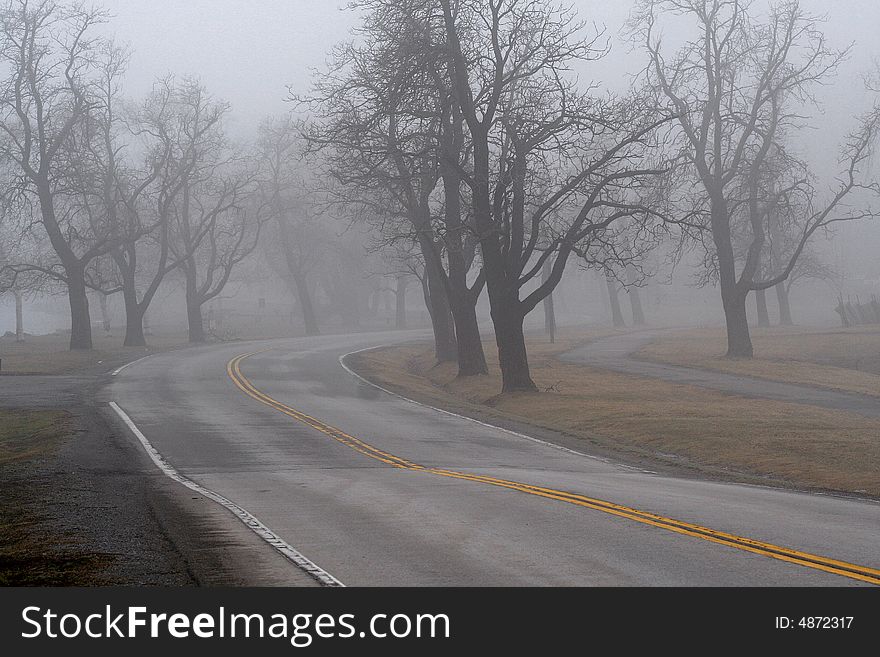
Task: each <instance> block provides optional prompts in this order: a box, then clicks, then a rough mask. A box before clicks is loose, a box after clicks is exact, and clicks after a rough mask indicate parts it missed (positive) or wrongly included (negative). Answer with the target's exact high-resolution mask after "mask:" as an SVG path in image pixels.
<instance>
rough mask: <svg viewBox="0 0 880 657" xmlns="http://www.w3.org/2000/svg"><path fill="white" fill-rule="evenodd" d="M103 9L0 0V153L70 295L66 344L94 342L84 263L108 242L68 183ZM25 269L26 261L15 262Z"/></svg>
mask: <svg viewBox="0 0 880 657" xmlns="http://www.w3.org/2000/svg"><path fill="white" fill-rule="evenodd" d="M104 18H105V14H104V13H103V12H101V11H99V10H96V9H89V8H86V7H84V6H82V5H67V4H56V3H55V2H52V1H51V0H41V1H39V2H36V1H33V2H32V1H30V0H6V1H5V2H4V3H3V4H2V6H0V62H2V65H3V69H4V71H5V77H4V78H3V79H2V81H0V131H2V133H0V158H3V159H4V160H6V162H7V163H11V165H12V166H14V168H15V173H16V181H15V185H14V187H13V189H14V190H15V191H18V192H20V193H23V194H26V195H29V196H31V197H32V198H33V199H35V202H36V204H37V206H38V209H39V222H40V224H41V225H42V228H43V229H44V230H45V232H46V235H47V236H48V238H49V242H50V243H51V246H52V249H53V250H54V251H55V254H56V256H57V260H58V263H59V267H57V268H53V269H51V270H49V269H46V270H45V272H44V273H46V274H47V275H50V274H51V275H53V276H55V277H56V278H59V279H63V281H64V283H65V285H66V287H67V295H68V300H69V303H70V321H71V331H70V347H71V349H91V348H92V331H91V320H90V317H89V302H88V297H87V295H86V289H87V286H86V280H85V271H86V268H87V267H88V265H89V263H90V262H91V261H92V260H93V259H94V258H96V257H98V256H100V255H103V254H105V253H107V252H108V251H109V250H110V249H111V248H112V246H113V242H112V239H111V237H110V235H109V231H108V226H107V224H106V223H105V222H98V223H97V224H95V223H92V222H90V221H89V219H90V218H89V217H88V216H87V215H86V213H85V212H84V211H83V208H82V207H81V206H80V205H79V203H78V200H77V199H76V198H74V197H75V196H76V195H75V193H74V194H71V192H70V190H69V188H68V184H67V179H66V177H67V174H68V164H69V163H70V161H71V160H70V158H71V156H72V153H73V150H74V147H75V144H73V143H72V140H73V139H74V136H75V134H76V131H77V129H78V128H79V127H81V126H82V123H83V121H84V120H85V119H86V117H87V116H88V114H89V112H90V111H91V110H92V108H93V106H94V104H95V96H94V89H93V85H94V82H95V77H96V75H99V73H100V70H101V68H102V67H101V65H100V61H101V57H102V54H103V53H104V52H106V48H105V47H104V46H105V43H106V41H105V40H104V39H103V38H102V37H100V36H96V30H95V28H96V26H97V25H98V24H99V23H101V22H103V21H104ZM19 271H24V268H19Z"/></svg>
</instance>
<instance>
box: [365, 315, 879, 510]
mask: <svg viewBox="0 0 880 657" xmlns="http://www.w3.org/2000/svg"><path fill="white" fill-rule="evenodd" d="M600 335H601V333H600V332H591V333H564V334H563V336H562V339H561V340H559V341H558V342H557V344H555V345H551V344H549V343H548V342H547V341H546V340H545V339H543V338H532V339H531V340H530V354H531V361H530V362H531V366H532V375H533V378H534V380H535V383H536V384H537V385H538V387H539V389H540V391H539V392H537V393H513V394H504V395H501V394H499V390H500V389H501V380H500V375H499V373H498V367H497V359H496V358H495V351H494V345H493V344H490V343H488V342H487V343H486V345H485V346H486V352H487V355H488V356H489V360H490V368H491V373H490V374H489V375H488V376H480V377H471V378H467V379H457V378H456V376H455V375H456V372H455V367H454V365H451V364H444V365H435V364H434V361H433V357H432V350H431V348H430V347H429V346H427V345H426V346H405V347H390V348H385V349H381V350H377V351H372V352H365V353H363V354H359V355H358V356H357V358H356V359H355V360H354V361H353V365H354V366H355V369H357V370H358V371H359V372H361V373H363V374H364V375H365V376H367V377H368V378H370V379H371V380H374V381H376V382H379V383H381V384H382V385H384V386H386V387H389V388H392V389H395V390H397V391H399V392H401V393H403V394H405V395H407V396H409V397H413V398H416V399H419V400H422V401H426V402H429V403H432V404H434V405H438V406H442V407H444V408H450V409H452V410H456V411H459V412H463V413H465V414H472V415H479V416H480V417H484V418H488V419H490V420H491V419H492V418H493V417H494V418H500V419H505V418H506V419H510V420H515V421H518V422H525V423H529V424H532V425H535V426H539V427H544V428H547V429H552V430H557V431H561V432H564V433H566V434H568V435H570V436H574V437H576V438H578V439H580V440H583V441H584V443H585V444H586V445H594V446H596V447H599V448H601V449H602V450H605V451H611V452H612V453H616V454H617V455H619V457H620V458H622V459H623V460H627V459H629V458H632V460H639V461H642V462H643V461H644V460H645V459H647V460H649V461H655V462H658V463H662V464H666V465H670V466H678V467H683V468H688V469H695V470H698V471H701V472H704V473H708V474H712V475H715V476H719V477H723V478H733V479H738V480H745V481H752V482H763V483H776V484H780V485H790V486H795V487H799V488H809V489H821V490H835V491H846V492H856V493H860V494H867V495H871V496H880V440H878V436H880V421H876V420H871V419H866V418H863V417H860V416H857V415H853V414H849V413H845V412H838V411H831V410H826V409H820V408H814V407H809V406H804V405H799V404H787V403H782V402H776V401H769V400H767V401H765V400H752V399H744V398H740V397H736V396H733V395H726V394H723V393H720V392H715V391H711V390H704V389H701V388H697V387H693V386H686V385H677V384H671V383H668V382H665V381H661V380H657V379H649V378H642V377H636V376H631V375H626V374H617V373H612V372H608V371H604V370H599V369H595V368H591V367H586V366H582V365H576V364H570V363H565V362H562V361H560V360H558V359H557V358H556V356H557V355H558V354H559V353H561V352H563V351H566V350H568V349H571V348H572V347H574V346H575V345H576V344H578V343H581V342H583V341H585V340H590V339H595V338H596V337H600Z"/></svg>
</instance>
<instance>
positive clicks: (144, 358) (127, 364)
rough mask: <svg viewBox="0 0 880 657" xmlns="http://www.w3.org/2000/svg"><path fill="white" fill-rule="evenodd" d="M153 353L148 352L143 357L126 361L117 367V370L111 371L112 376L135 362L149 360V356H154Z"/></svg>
mask: <svg viewBox="0 0 880 657" xmlns="http://www.w3.org/2000/svg"><path fill="white" fill-rule="evenodd" d="M152 355H153V354H147V355H146V356H144V357H143V358H138V359H137V360H133V361H131V362H130V363H126V364H125V365H123V366H122V367H117V368H116V369H115V370H113V371H112V372H110V376H116V375H117V374H119V373H120V372H121V371H122V370H124V369H125V368H126V367H130V366H131V365H134V364H135V363H140V362H141V361H142V360H147V358H149V357H150V356H152Z"/></svg>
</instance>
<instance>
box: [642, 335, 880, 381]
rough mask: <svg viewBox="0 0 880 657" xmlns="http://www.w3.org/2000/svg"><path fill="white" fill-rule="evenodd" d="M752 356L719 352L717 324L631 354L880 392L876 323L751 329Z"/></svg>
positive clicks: (720, 339)
mask: <svg viewBox="0 0 880 657" xmlns="http://www.w3.org/2000/svg"><path fill="white" fill-rule="evenodd" d="M752 342H753V343H754V347H755V358H754V359H752V360H731V359H727V358H724V351H725V349H726V339H725V333H724V330H723V329H694V330H687V331H677V332H675V333H670V334H667V335H663V336H661V337H658V339H657V340H655V341H654V342H652V343H651V344H649V345H646V346H645V347H644V348H642V349H641V350H640V351H639V352H638V353H637V354H635V356H636V357H637V358H643V359H645V360H649V361H653V362H660V363H669V364H672V365H684V366H686V367H698V368H701V369H708V370H717V371H721V372H729V373H731V374H744V375H747V376H754V377H758V378H763V379H770V380H774V381H785V382H787V383H801V384H806V385H812V386H819V387H823V388H830V389H834V390H843V391H846V392H855V393H861V394H865V395H875V396H880V326H860V327H855V328H850V329H835V330H827V329H824V330H823V329H809V328H772V329H756V330H754V331H753V333H752Z"/></svg>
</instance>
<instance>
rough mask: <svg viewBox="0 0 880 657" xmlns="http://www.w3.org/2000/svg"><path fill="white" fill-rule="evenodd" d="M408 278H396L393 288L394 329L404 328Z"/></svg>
mask: <svg viewBox="0 0 880 657" xmlns="http://www.w3.org/2000/svg"><path fill="white" fill-rule="evenodd" d="M408 286H409V278H407V277H406V276H398V277H397V280H396V284H395V288H394V328H396V329H405V328H406V288H407V287H408Z"/></svg>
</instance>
